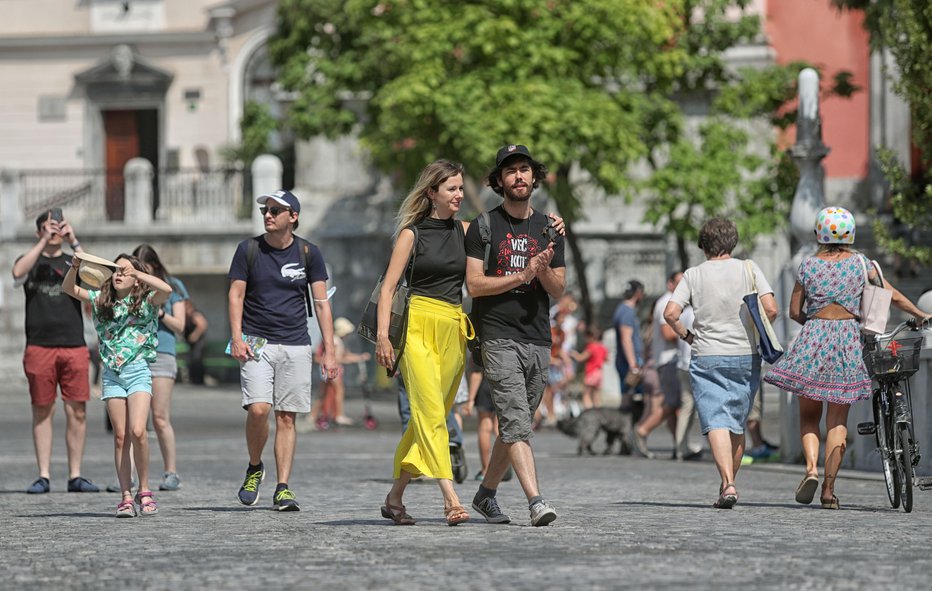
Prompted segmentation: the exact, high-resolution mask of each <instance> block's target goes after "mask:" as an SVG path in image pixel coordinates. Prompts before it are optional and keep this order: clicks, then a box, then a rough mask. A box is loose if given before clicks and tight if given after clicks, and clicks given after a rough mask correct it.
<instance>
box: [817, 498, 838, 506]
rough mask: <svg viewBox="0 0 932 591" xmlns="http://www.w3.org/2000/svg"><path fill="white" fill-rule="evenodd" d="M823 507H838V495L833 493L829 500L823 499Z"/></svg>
mask: <svg viewBox="0 0 932 591" xmlns="http://www.w3.org/2000/svg"><path fill="white" fill-rule="evenodd" d="M821 501H822V508H823V509H837V508H838V497H836V496H835V495H832V498H831V499H830V500H828V501H826V500H825V499H821Z"/></svg>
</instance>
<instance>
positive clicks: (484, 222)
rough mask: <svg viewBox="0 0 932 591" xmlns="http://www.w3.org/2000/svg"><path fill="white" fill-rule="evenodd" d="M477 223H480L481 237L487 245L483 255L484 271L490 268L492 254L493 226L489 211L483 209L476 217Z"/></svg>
mask: <svg viewBox="0 0 932 591" xmlns="http://www.w3.org/2000/svg"><path fill="white" fill-rule="evenodd" d="M476 224H478V225H479V238H480V239H481V240H482V244H483V245H484V246H485V256H483V257H482V271H483V272H484V273H486V272H488V270H489V258H490V256H491V255H492V227H491V225H490V224H489V212H487V211H483V212H482V213H480V214H479V217H478V218H476Z"/></svg>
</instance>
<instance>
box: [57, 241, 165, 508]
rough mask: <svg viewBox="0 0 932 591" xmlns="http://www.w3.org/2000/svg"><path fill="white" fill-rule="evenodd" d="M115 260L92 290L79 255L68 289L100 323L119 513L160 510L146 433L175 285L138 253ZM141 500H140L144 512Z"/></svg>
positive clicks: (65, 285)
mask: <svg viewBox="0 0 932 591" xmlns="http://www.w3.org/2000/svg"><path fill="white" fill-rule="evenodd" d="M114 262H115V263H116V264H117V265H118V266H119V268H118V269H116V270H115V271H114V273H113V276H112V277H111V279H110V281H109V282H107V283H104V285H103V286H101V288H100V290H99V291H97V290H86V289H84V288H81V287H78V286H77V285H76V284H75V275H76V272H77V268H78V266H79V265H80V263H81V260H80V259H78V258H77V257H75V258H74V259H72V261H71V269H70V270H69V271H68V274H67V275H65V280H64V282H63V284H62V289H63V290H64V291H65V293H67V294H68V295H70V296H71V297H73V298H76V299H79V300H81V301H84V302H90V303H91V307H92V312H93V318H94V326H95V328H96V329H97V336H98V338H99V339H100V357H101V361H102V362H103V365H104V374H103V395H102V396H101V399H102V400H103V401H104V402H105V403H106V405H107V414H108V415H109V416H110V422H111V424H112V425H113V444H114V463H115V464H116V471H117V479H118V480H119V483H120V492H121V493H122V500H121V501H120V504H119V505H117V510H116V516H117V517H135V516H136V515H137V514H141V515H155V514H156V513H158V512H159V506H158V503H156V502H155V498H154V497H153V495H152V491H150V490H149V442H148V438H147V434H146V423H147V422H148V419H149V405H150V401H151V398H152V374H151V373H150V371H149V361H154V360H155V355H156V353H155V349H156V345H157V344H158V338H157V337H156V333H157V331H158V311H159V309H160V308H161V306H162V304H164V303H165V302H166V301H167V300H168V297H169V296H170V295H171V293H172V288H171V286H169V285H168V284H167V283H166V282H164V281H162V280H161V279H159V278H157V277H154V276H152V275H149V274H148V273H146V272H145V271H144V267H143V265H142V263H141V262H140V261H139V260H138V259H137V258H136V257H133V256H130V255H128V254H121V255H120V256H118V257H117V258H116V260H115V261H114ZM142 394H145V396H142ZM127 436H128V437H129V441H127ZM130 444H132V450H133V459H134V460H135V461H136V476H137V477H138V479H139V480H138V482H139V489H138V492H137V493H136V496H135V498H134V497H133V493H132V491H131V485H130V482H131V480H132V464H131V463H130ZM134 501H135V502H134ZM136 505H139V509H138V513H137V508H136Z"/></svg>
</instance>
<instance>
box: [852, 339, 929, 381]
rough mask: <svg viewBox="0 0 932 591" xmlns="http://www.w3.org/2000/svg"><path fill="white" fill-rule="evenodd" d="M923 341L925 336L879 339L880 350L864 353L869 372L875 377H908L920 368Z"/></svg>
mask: <svg viewBox="0 0 932 591" xmlns="http://www.w3.org/2000/svg"><path fill="white" fill-rule="evenodd" d="M922 341H923V337H913V338H907V339H899V340H895V341H894V340H890V339H885V340H881V341H879V342H878V349H879V350H877V351H867V352H865V354H864V365H866V366H867V373H868V374H870V376H871V377H873V378H884V379H898V380H899V379H903V378H908V377H909V376H911V375H913V374H914V373H916V371H917V370H918V369H919V352H920V351H921V350H922Z"/></svg>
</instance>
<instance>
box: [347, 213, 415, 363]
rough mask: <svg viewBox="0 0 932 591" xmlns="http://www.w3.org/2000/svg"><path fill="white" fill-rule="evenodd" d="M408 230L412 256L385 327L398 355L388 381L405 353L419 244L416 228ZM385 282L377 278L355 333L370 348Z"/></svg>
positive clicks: (375, 332) (399, 284) (397, 288)
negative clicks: (409, 307) (412, 284)
mask: <svg viewBox="0 0 932 591" xmlns="http://www.w3.org/2000/svg"><path fill="white" fill-rule="evenodd" d="M411 230H412V231H413V232H414V244H413V245H412V247H411V255H410V256H409V257H408V266H407V271H406V272H405V275H404V276H403V277H402V279H403V280H402V281H399V282H398V285H396V286H395V293H394V294H393V295H392V303H391V306H392V308H391V309H392V311H391V317H390V319H389V323H388V342H389V343H391V345H392V348H393V349H395V350H397V351H398V354H397V355H396V356H395V364H394V366H393V367H392V368H391V369H389V370H388V376H389V377H392V376H394V375H395V372H396V371H398V363H399V362H400V361H401V355H402V353H404V349H405V337H406V336H407V332H408V304H409V303H410V301H411V280H412V278H413V277H414V261H415V259H416V258H417V241H418V231H417V227H416V226H411ZM386 270H387V268H386ZM384 279H385V273H382V276H381V277H379V280H378V282H376V284H375V289H373V290H372V295H370V296H369V302H368V303H367V304H366V309H365V310H364V311H363V313H362V318H361V319H360V320H359V328H357V329H356V333H357V334H359V336H361V337H362V338H364V339H366V340H367V341H369V342H370V343H372V344H373V345H374V344H376V341H377V336H378V326H379V320H378V310H379V297H380V296H381V293H382V281H383V280H384Z"/></svg>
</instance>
